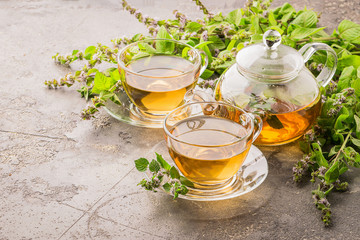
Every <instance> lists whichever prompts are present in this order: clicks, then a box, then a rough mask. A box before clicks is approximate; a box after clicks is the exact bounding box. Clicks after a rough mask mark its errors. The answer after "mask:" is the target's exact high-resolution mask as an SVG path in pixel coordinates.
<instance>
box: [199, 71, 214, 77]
mask: <svg viewBox="0 0 360 240" xmlns="http://www.w3.org/2000/svg"><path fill="white" fill-rule="evenodd" d="M213 74H214V71H211V70H209V69H205V71H204V72H203V73H202V74H201V76H200V77H201V78H202V79H208V78H209V77H211V76H212V75H213Z"/></svg>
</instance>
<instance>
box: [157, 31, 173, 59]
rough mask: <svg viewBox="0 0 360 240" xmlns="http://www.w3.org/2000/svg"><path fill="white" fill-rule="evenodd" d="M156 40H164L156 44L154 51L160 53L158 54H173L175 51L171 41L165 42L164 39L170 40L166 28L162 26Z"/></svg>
mask: <svg viewBox="0 0 360 240" xmlns="http://www.w3.org/2000/svg"><path fill="white" fill-rule="evenodd" d="M156 38H158V39H159V38H160V39H164V40H159V41H157V42H156V44H155V46H156V51H157V52H160V53H168V54H171V53H173V52H174V49H175V44H174V42H172V41H167V40H165V39H172V37H171V36H170V34H169V33H168V31H167V30H166V28H165V27H164V26H161V27H160V29H159V31H158V33H157V35H156Z"/></svg>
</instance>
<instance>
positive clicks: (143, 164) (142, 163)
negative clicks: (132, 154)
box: [135, 158, 149, 172]
mask: <svg viewBox="0 0 360 240" xmlns="http://www.w3.org/2000/svg"><path fill="white" fill-rule="evenodd" d="M148 165H149V161H148V160H147V159H146V158H139V159H138V160H135V167H136V169H137V170H138V171H139V172H145V171H146V170H147V168H148Z"/></svg>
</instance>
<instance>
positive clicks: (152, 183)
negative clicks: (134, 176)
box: [135, 153, 194, 199]
mask: <svg viewBox="0 0 360 240" xmlns="http://www.w3.org/2000/svg"><path fill="white" fill-rule="evenodd" d="M155 154H156V160H155V159H153V160H151V162H149V161H148V160H147V159H146V158H139V159H137V160H135V167H136V169H137V170H138V171H139V172H146V171H149V172H150V175H151V176H150V177H149V179H145V178H144V179H142V180H141V181H140V183H139V184H138V185H140V186H141V187H143V188H144V189H145V190H149V191H153V192H157V190H158V189H159V188H162V189H163V190H164V191H165V192H168V193H171V194H172V195H173V196H174V199H176V198H178V197H179V194H181V195H186V193H187V192H188V191H189V189H188V188H187V187H194V184H193V183H192V182H191V181H190V180H188V179H187V178H185V177H184V176H181V175H180V173H179V171H178V170H177V169H176V167H174V166H171V165H170V164H169V163H167V162H166V161H165V160H164V158H163V157H162V156H161V155H160V154H158V153H155Z"/></svg>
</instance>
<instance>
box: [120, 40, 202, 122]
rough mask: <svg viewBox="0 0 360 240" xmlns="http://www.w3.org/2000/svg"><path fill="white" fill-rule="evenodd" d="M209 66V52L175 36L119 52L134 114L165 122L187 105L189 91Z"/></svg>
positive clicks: (125, 87)
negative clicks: (203, 51) (166, 117)
mask: <svg viewBox="0 0 360 240" xmlns="http://www.w3.org/2000/svg"><path fill="white" fill-rule="evenodd" d="M202 55H203V57H202ZM206 66H207V57H206V55H204V54H202V53H201V52H200V51H199V50H197V49H195V48H193V47H192V46H190V45H188V44H185V43H182V42H179V41H176V40H171V39H145V40H142V41H138V42H135V43H133V44H130V45H128V46H126V47H125V48H123V49H122V50H121V51H120V52H119V54H118V68H119V72H120V78H121V80H122V84H123V86H124V89H125V92H126V94H127V96H128V97H129V99H130V100H131V101H132V103H133V106H132V109H131V111H132V114H134V115H136V116H137V117H138V118H142V119H145V120H144V121H150V122H151V121H163V119H164V118H165V116H166V114H167V113H169V112H170V111H171V110H173V109H175V108H177V107H179V106H181V105H182V104H184V102H185V101H184V97H185V95H186V93H187V92H188V91H189V90H192V89H193V88H194V87H195V85H196V83H197V80H198V78H199V76H200V75H201V73H202V71H204V70H205V69H206Z"/></svg>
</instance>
